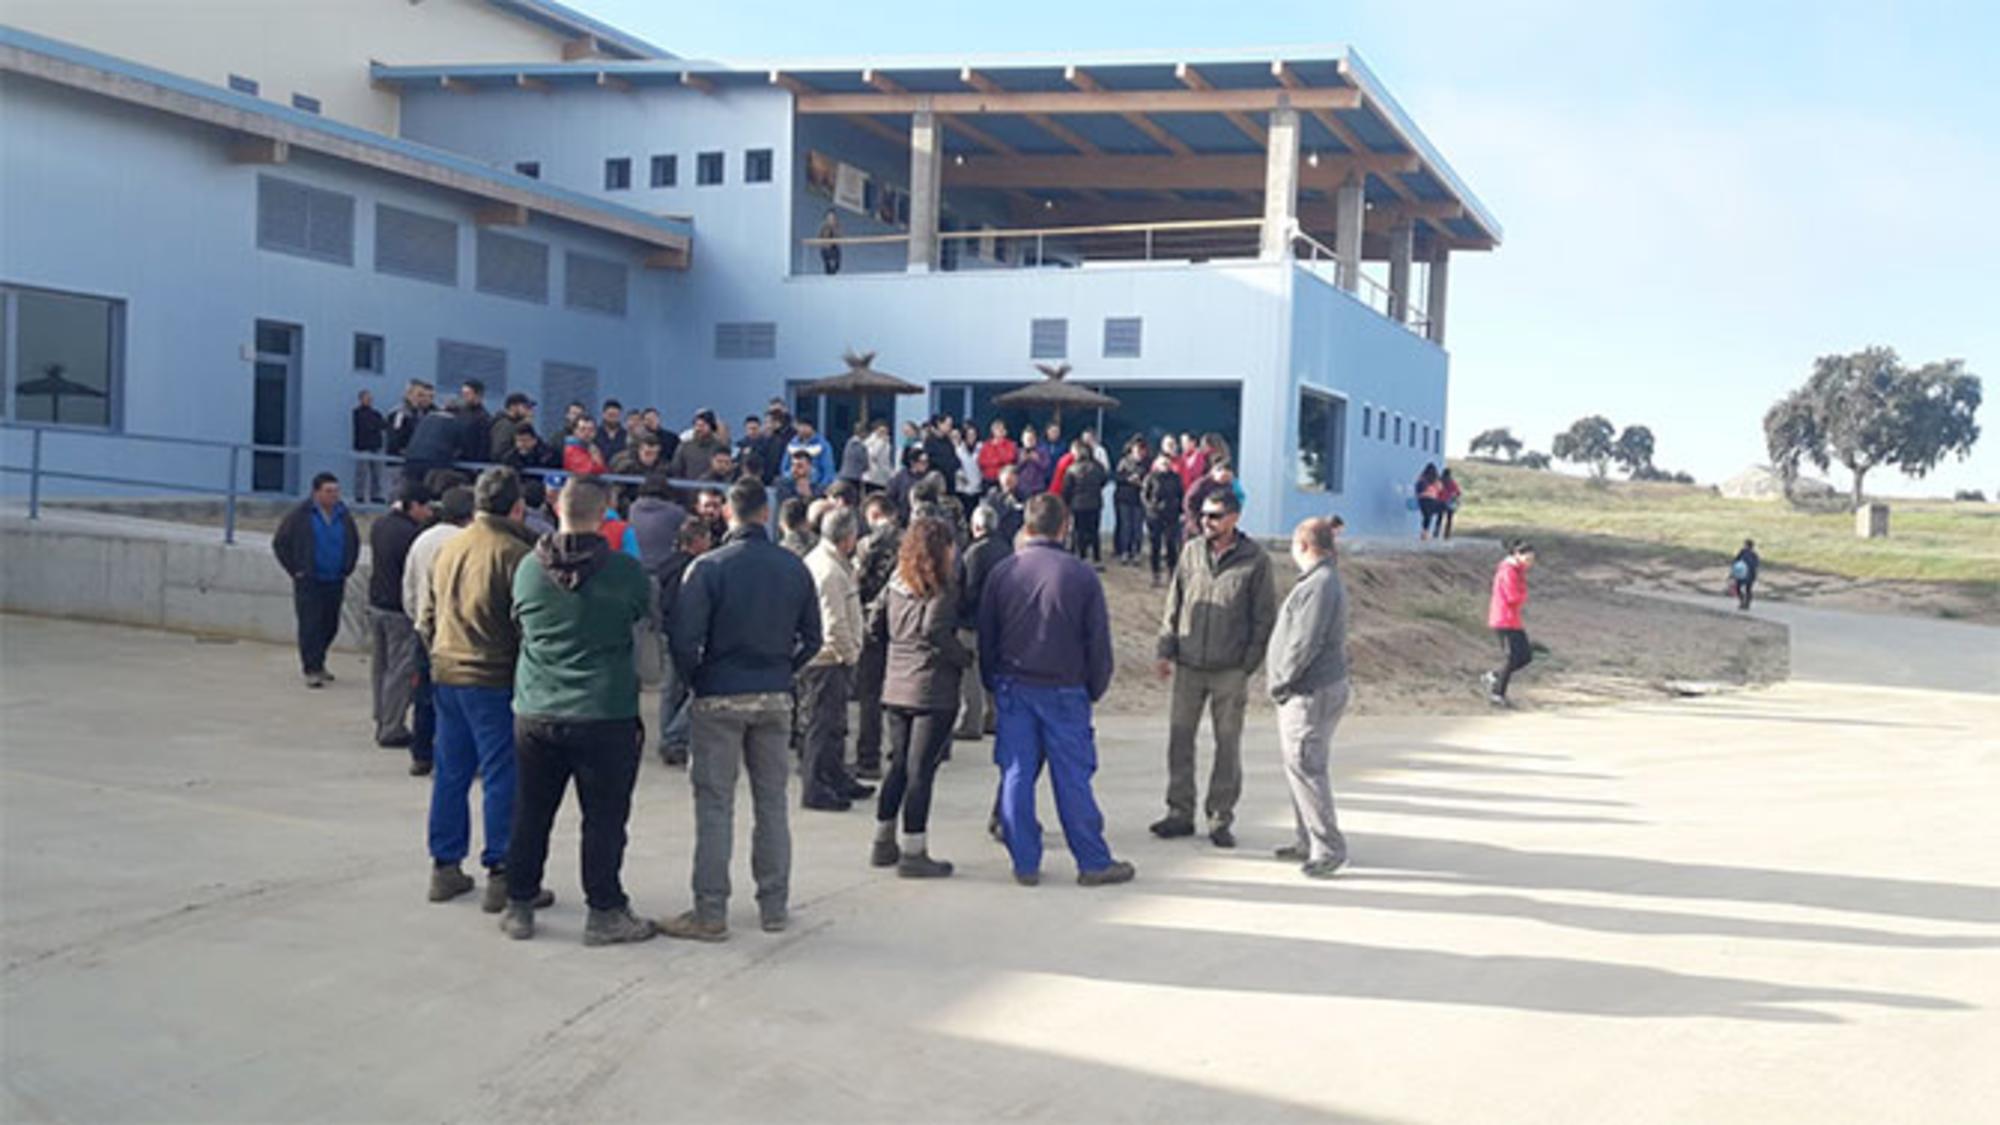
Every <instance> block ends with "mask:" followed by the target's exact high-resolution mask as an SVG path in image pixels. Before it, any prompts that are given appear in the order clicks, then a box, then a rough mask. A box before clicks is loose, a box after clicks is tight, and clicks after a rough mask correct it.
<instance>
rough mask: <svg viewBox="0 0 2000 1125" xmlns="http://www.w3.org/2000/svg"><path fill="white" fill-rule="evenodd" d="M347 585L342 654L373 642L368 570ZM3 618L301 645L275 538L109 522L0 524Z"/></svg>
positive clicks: (57, 518) (56, 519) (7, 519)
mask: <svg viewBox="0 0 2000 1125" xmlns="http://www.w3.org/2000/svg"><path fill="white" fill-rule="evenodd" d="M362 554H363V558H362V563H361V565H360V566H359V567H358V568H357V569H356V570H355V573H354V575H353V576H352V577H351V578H350V579H349V580H348V585H347V601H346V605H345V606H344V607H343V610H342V614H341V626H340V637H339V639H338V640H337V641H336V642H335V644H336V645H337V646H338V647H341V648H349V649H358V648H360V647H361V646H362V644H363V638H365V637H366V636H367V632H366V627H365V614H366V612H367V604H368V603H367V591H368V586H367V583H368V561H367V552H366V551H364V552H363V553H362ZM0 609H5V610H7V611H10V612H15V613H34V614H42V615H46V616H50V617H70V618H78V619H82V620H87V621H109V622H118V623H124V624H130V625H143V626H147V627H149V628H158V629H178V630H184V631H187V632H193V633H209V634H216V635H221V636H229V637H240V638H244V639H248V640H258V641H271V642H275V643H279V644H290V643H293V642H294V641H295V639H296V637H297V626H296V624H295V618H294V617H293V613H292V584H291V580H290V579H289V578H287V577H286V576H285V574H284V572H283V571H281V570H279V569H278V564H277V562H276V561H275V560H274V559H273V558H272V557H271V545H270V538H269V536H268V535H263V534H254V535H251V536H247V537H243V538H241V539H240V541H239V542H238V543H236V544H235V545H234V546H230V545H228V544H225V543H223V542H222V536H221V533H220V532H218V531H215V530H211V529H198V528H184V527H176V526H172V525H162V524H153V523H150V521H143V520H125V519H120V518H118V517H111V516H94V517H82V516H75V515H67V514H64V515H57V514H54V513H44V518H43V519H41V520H38V521H31V520H28V519H27V518H25V517H24V516H21V515H16V514H11V513H10V514H6V515H0Z"/></svg>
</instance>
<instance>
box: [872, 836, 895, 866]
mask: <svg viewBox="0 0 2000 1125" xmlns="http://www.w3.org/2000/svg"><path fill="white" fill-rule="evenodd" d="M902 859H903V849H902V848H899V847H897V846H896V841H894V840H877V841H875V846H874V847H873V848H870V849H869V851H868V866H870V867H894V866H896V864H898V863H900V862H902Z"/></svg>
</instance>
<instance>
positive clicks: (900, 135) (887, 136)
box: [841, 113, 910, 148]
mask: <svg viewBox="0 0 2000 1125" xmlns="http://www.w3.org/2000/svg"><path fill="white" fill-rule="evenodd" d="M841 120H842V121H845V122H847V123H848V124H849V125H852V126H854V127H855V128H856V129H859V130H861V131H862V132H864V133H867V134H868V135H870V136H874V137H880V138H881V139H883V140H885V141H888V142H889V143H890V144H892V145H901V146H903V147H904V148H908V147H910V135H909V134H908V133H905V132H902V131H900V130H898V129H896V128H894V127H892V126H888V125H884V124H882V123H881V122H880V121H877V120H875V119H874V118H872V117H863V116H861V115H860V114H858V113H850V114H848V115H847V116H845V117H843V118H841Z"/></svg>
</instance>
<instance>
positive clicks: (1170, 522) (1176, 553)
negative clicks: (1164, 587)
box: [1146, 515, 1181, 576]
mask: <svg viewBox="0 0 2000 1125" xmlns="http://www.w3.org/2000/svg"><path fill="white" fill-rule="evenodd" d="M1146 533H1147V534H1148V536H1150V537H1151V539H1152V542H1153V573H1154V574H1155V575H1156V576H1157V575H1160V574H1172V573H1173V572H1174V568H1175V567H1176V566H1179V565H1180V561H1181V520H1180V517H1179V516H1178V515H1171V516H1162V517H1161V518H1159V519H1149V520H1147V521H1146ZM1162 556H1164V559H1163V558H1162Z"/></svg>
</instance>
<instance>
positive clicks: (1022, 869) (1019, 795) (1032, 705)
mask: <svg viewBox="0 0 2000 1125" xmlns="http://www.w3.org/2000/svg"><path fill="white" fill-rule="evenodd" d="M994 698H995V700H996V702H998V704H999V708H1000V722H999V731H998V733H997V734H995V735H994V738H993V763H994V764H995V765H997V766H999V767H1000V824H1001V826H1002V827H1003V828H1004V829H1005V831H1006V835H1007V851H1008V852H1009V853H1010V854H1011V855H1012V856H1013V858H1014V870H1015V871H1016V872H1017V873H1020V874H1027V873H1029V872H1035V871H1040V870H1041V868H1042V825H1041V822H1040V821H1039V820H1037V819H1035V786H1036V783H1037V782H1038V781H1039V780H1040V779H1041V776H1042V766H1043V765H1044V764H1045V763H1046V764H1047V766H1048V768H1049V780H1050V783H1051V785H1052V786H1053V788H1054V789H1055V791H1056V815H1057V816H1058V817H1059V818H1060V819H1061V820H1062V827H1063V837H1064V838H1065V839H1066V840H1068V842H1069V851H1070V855H1071V856H1073V857H1074V858H1075V859H1076V869H1077V870H1078V871H1099V870H1102V869H1103V868H1106V867H1109V866H1111V848H1110V847H1109V845H1107V844H1105V842H1104V814H1103V813H1101V812H1099V811H1098V808H1097V798H1096V796H1095V795H1093V794H1092V793H1091V790H1090V778H1091V775H1092V774H1094V773H1096V772H1097V741H1096V732H1095V731H1094V730H1093V728H1092V727H1091V725H1090V696H1089V694H1088V693H1086V692H1085V691H1084V690H1083V689H1082V688H1081V687H1040V686H1037V685H1034V684H1023V683H1018V682H1016V681H1013V680H1002V681H1000V685H999V690H998V691H997V692H995V693H994Z"/></svg>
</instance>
